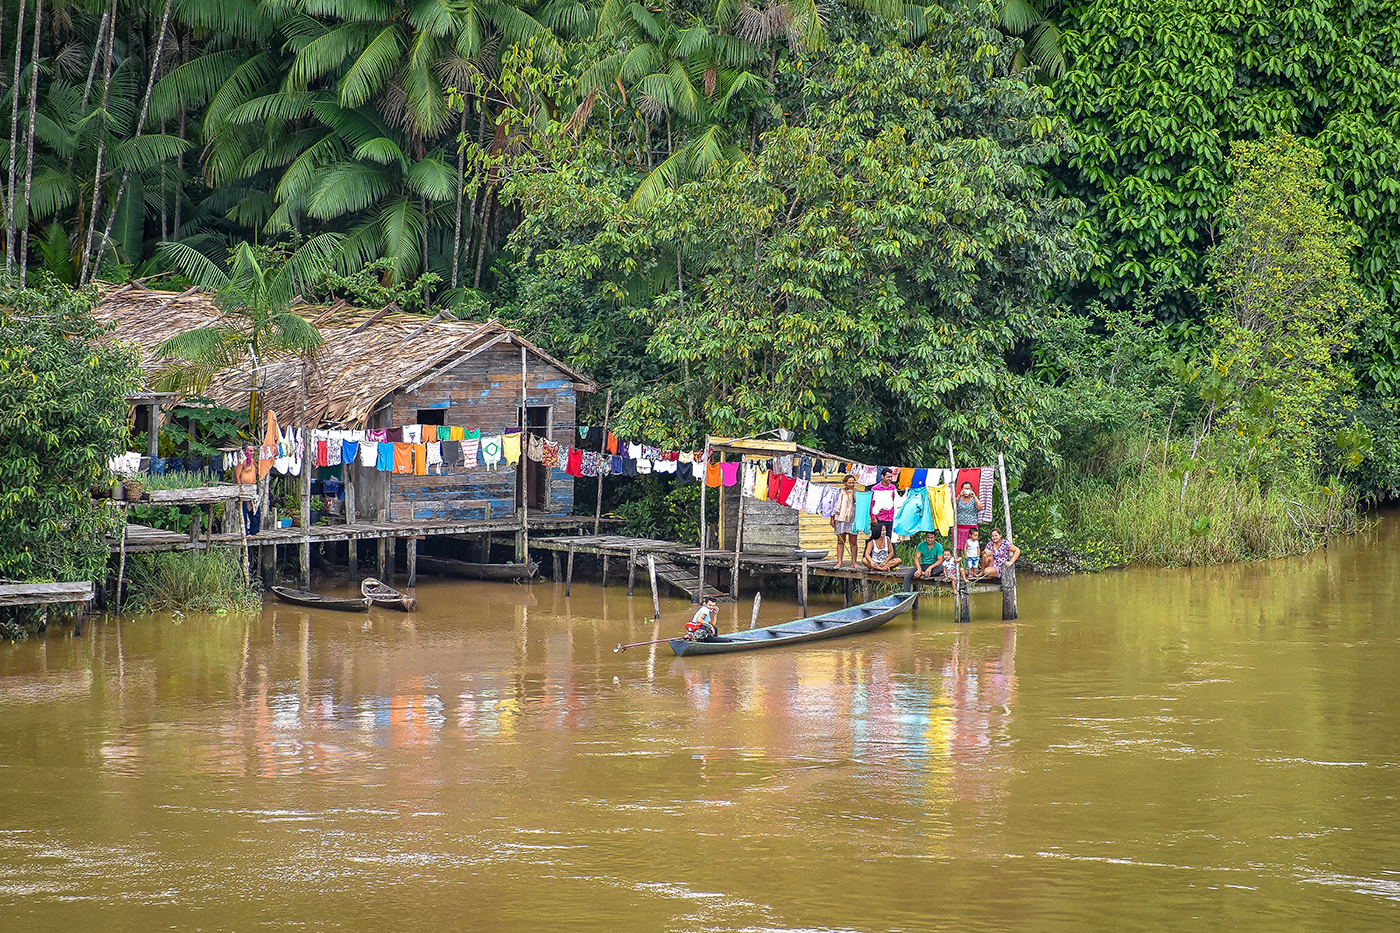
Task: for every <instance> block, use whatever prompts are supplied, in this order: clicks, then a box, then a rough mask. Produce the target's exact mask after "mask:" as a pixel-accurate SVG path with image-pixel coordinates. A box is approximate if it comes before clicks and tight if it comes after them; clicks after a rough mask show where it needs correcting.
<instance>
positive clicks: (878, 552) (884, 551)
mask: <svg viewBox="0 0 1400 933" xmlns="http://www.w3.org/2000/svg"><path fill="white" fill-rule="evenodd" d="M879 535H880V536H879V537H878V538H871V539H870V540H869V541H867V542H865V559H864V561H863V563H864V564H865V566H866V567H868V568H870V569H871V570H882V571H883V570H894V569H895V568H896V567H898V566H899V558H898V557H895V556H894V545H892V544H890V535H889V532H888V531H886V530H885V527H884V526H883V525H881V526H880V529H879Z"/></svg>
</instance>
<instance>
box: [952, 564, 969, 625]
mask: <svg viewBox="0 0 1400 933" xmlns="http://www.w3.org/2000/svg"><path fill="white" fill-rule="evenodd" d="M956 589H957V599H955V600H954V604H955V606H956V607H957V612H958V616H957V618H956V619H955V620H954V621H956V622H958V623H959V624H960V625H967V624H968V623H970V622H971V621H972V609H971V607H970V606H969V605H968V603H969V602H970V600H969V599H968V592H967V589H968V587H967V581H966V580H964V579H963V576H962V574H961V573H959V574H958V585H957V587H956Z"/></svg>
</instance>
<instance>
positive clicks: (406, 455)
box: [394, 441, 413, 473]
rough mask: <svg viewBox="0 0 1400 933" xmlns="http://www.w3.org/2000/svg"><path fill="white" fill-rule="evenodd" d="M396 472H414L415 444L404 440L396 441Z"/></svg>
mask: <svg viewBox="0 0 1400 933" xmlns="http://www.w3.org/2000/svg"><path fill="white" fill-rule="evenodd" d="M394 472H395V473H412V472H413V445H412V444H406V443H404V442H403V441H395V442H394Z"/></svg>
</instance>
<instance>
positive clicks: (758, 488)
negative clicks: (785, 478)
mask: <svg viewBox="0 0 1400 933" xmlns="http://www.w3.org/2000/svg"><path fill="white" fill-rule="evenodd" d="M753 497H754V498H755V499H757V500H758V501H759V502H767V501H768V471H767V470H759V471H758V473H757V474H756V475H755V476H754V481H753Z"/></svg>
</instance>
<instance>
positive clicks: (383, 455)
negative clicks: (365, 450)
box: [374, 441, 397, 473]
mask: <svg viewBox="0 0 1400 933" xmlns="http://www.w3.org/2000/svg"><path fill="white" fill-rule="evenodd" d="M375 446H376V447H377V448H378V450H377V451H376V452H375V457H374V468H375V469H376V470H378V471H379V472H381V473H388V472H390V471H391V470H393V469H394V454H395V452H396V451H397V448H396V447H395V446H394V445H393V444H391V443H389V442H388V441H384V442H383V443H382V444H381V443H376V445H375Z"/></svg>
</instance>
